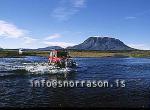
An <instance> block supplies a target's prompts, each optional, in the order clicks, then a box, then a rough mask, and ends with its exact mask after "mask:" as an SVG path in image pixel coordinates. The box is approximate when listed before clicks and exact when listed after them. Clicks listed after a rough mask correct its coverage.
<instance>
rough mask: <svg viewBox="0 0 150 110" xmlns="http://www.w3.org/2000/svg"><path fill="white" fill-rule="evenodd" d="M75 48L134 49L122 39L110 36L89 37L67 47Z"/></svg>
mask: <svg viewBox="0 0 150 110" xmlns="http://www.w3.org/2000/svg"><path fill="white" fill-rule="evenodd" d="M67 49H75V50H134V49H133V48H131V47H129V46H127V45H125V44H124V43H123V42H122V41H120V40H119V39H115V38H110V37H89V38H88V39H87V40H85V41H84V42H83V43H81V44H78V45H75V46H72V47H67Z"/></svg>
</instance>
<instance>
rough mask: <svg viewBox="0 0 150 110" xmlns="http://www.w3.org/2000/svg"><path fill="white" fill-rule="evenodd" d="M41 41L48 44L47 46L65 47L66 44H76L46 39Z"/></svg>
mask: <svg viewBox="0 0 150 110" xmlns="http://www.w3.org/2000/svg"><path fill="white" fill-rule="evenodd" d="M43 43H44V44H46V45H48V46H60V47H63V48H66V47H68V46H74V45H76V44H73V43H67V42H48V41H44V42H43Z"/></svg>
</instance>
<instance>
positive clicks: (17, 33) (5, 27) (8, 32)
mask: <svg viewBox="0 0 150 110" xmlns="http://www.w3.org/2000/svg"><path fill="white" fill-rule="evenodd" d="M26 32H27V31H26V30H23V29H19V28H18V27H17V26H15V25H14V24H11V23H8V22H6V21H3V20H0V37H8V38H19V37H22V36H24V35H25V33H26Z"/></svg>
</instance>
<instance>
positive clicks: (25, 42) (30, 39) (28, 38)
mask: <svg viewBox="0 0 150 110" xmlns="http://www.w3.org/2000/svg"><path fill="white" fill-rule="evenodd" d="M23 39H24V44H27V45H31V44H33V43H35V42H36V41H37V40H38V39H34V38H31V37H23Z"/></svg>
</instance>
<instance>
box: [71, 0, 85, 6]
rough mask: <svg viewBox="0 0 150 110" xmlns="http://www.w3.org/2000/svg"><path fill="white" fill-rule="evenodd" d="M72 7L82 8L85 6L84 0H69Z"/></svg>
mask: <svg viewBox="0 0 150 110" xmlns="http://www.w3.org/2000/svg"><path fill="white" fill-rule="evenodd" d="M71 2H72V4H73V6H74V7H77V8H82V7H85V2H86V1H85V0H71Z"/></svg>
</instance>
